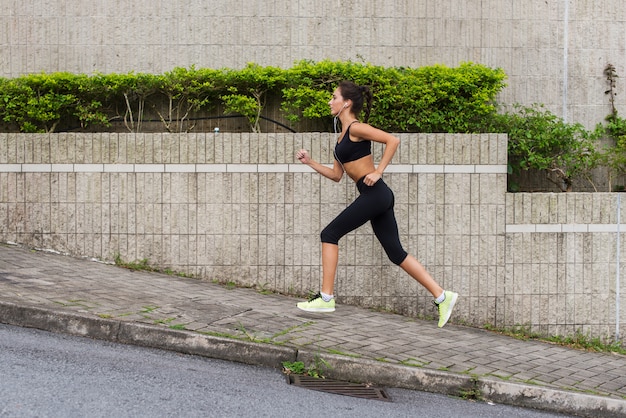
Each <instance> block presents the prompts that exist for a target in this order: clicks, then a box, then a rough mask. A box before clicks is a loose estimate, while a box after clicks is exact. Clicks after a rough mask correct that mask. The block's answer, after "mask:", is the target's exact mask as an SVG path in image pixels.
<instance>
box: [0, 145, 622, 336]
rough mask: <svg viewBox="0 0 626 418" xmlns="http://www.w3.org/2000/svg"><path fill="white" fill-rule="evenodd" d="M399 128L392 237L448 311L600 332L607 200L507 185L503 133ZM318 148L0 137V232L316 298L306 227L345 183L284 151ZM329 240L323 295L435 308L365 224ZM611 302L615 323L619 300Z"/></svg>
mask: <svg viewBox="0 0 626 418" xmlns="http://www.w3.org/2000/svg"><path fill="white" fill-rule="evenodd" d="M400 138H401V145H400V147H399V149H398V152H397V153H396V156H395V158H394V161H393V164H392V165H390V166H389V167H388V169H387V171H386V173H385V176H384V178H385V181H386V182H388V183H389V185H390V186H391V187H392V189H393V190H394V193H395V196H396V216H397V219H398V224H399V228H400V233H401V237H402V240H403V243H404V244H405V247H406V249H407V250H408V251H409V252H410V253H412V254H414V255H416V256H417V258H418V259H420V260H421V261H422V262H423V263H424V264H425V265H426V267H427V268H428V269H429V270H430V271H431V272H432V274H433V275H434V277H435V278H436V279H437V280H438V281H439V282H441V284H442V285H443V286H444V287H446V288H451V289H454V290H457V291H459V292H460V293H461V294H462V295H463V298H462V299H461V301H462V302H461V303H460V304H459V313H458V316H456V318H457V320H459V319H460V320H462V321H465V322H466V323H468V324H473V325H483V324H486V323H489V324H495V325H498V326H504V325H507V326H511V325H515V324H532V325H533V327H534V328H535V329H537V330H541V331H543V332H548V333H557V332H566V331H568V332H573V331H575V330H578V329H581V330H584V331H589V332H593V333H602V335H609V334H611V332H612V328H614V327H615V306H616V304H615V295H616V278H615V273H616V269H617V267H616V266H617V263H616V257H617V253H616V248H617V247H616V239H615V238H616V235H617V234H616V228H617V227H618V226H617V225H618V222H617V220H616V219H617V218H616V216H617V214H616V205H617V202H616V196H619V195H618V194H601V193H597V194H562V195H555V194H507V193H506V158H507V154H506V148H507V146H506V145H507V144H506V136H504V135H484V136H474V135H436V134H434V135H424V134H403V135H400ZM334 140H335V138H334V135H331V134H325V133H310V134H296V135H293V134H288V135H287V134H278V135H271V134H258V135H253V134H231V133H228V134H224V133H220V134H213V133H207V134H188V135H168V134H143V135H133V134H94V135H90V134H52V135H37V134H32V135H30V134H1V135H0V241H3V242H7V241H12V242H19V243H22V244H26V245H29V246H34V247H39V248H48V249H54V250H57V251H62V252H67V253H70V254H73V255H79V256H90V257H98V258H102V259H107V260H111V259H113V258H114V257H115V255H116V254H119V255H121V257H122V259H124V260H127V261H135V260H142V259H148V260H149V261H150V262H151V263H153V264H158V265H159V266H161V267H167V268H171V269H172V270H175V271H178V272H186V273H190V274H193V275H194V276H197V277H201V278H203V279H207V280H212V279H217V280H221V281H234V282H237V283H239V284H242V285H257V286H260V287H262V288H266V289H271V290H275V291H279V292H288V293H301V294H302V293H306V292H307V291H308V290H317V289H318V287H319V281H320V277H321V271H320V243H319V232H320V231H321V229H322V228H323V226H324V225H325V224H326V223H327V222H329V221H330V220H331V219H332V218H333V217H334V216H335V215H336V214H337V213H338V212H339V211H340V210H342V209H343V208H344V207H345V206H346V205H347V204H348V203H349V202H350V201H351V200H352V199H353V198H354V197H355V196H356V191H355V186H354V184H353V183H352V181H350V180H349V179H348V178H345V179H344V180H343V181H342V182H340V183H338V184H337V183H334V182H332V181H330V180H327V179H325V178H323V177H321V176H320V175H319V174H317V173H314V172H313V171H311V170H310V169H309V168H308V167H306V166H304V165H302V164H300V163H299V162H298V161H297V160H295V157H294V154H295V151H296V150H297V149H299V148H301V147H304V148H307V149H309V150H310V151H311V153H312V155H313V156H314V158H315V159H317V160H318V161H321V162H323V163H326V164H330V163H332V145H333V141H334ZM374 151H375V156H376V157H379V156H380V153H381V149H380V148H379V147H375V148H374ZM621 219H622V220H621V222H622V223H623V222H624V219H626V212H624V209H622V217H621ZM622 226H623V230H624V231H626V225H622ZM622 235H623V234H622ZM624 247H626V243H625V244H624V245H622V249H621V251H620V253H619V260H621V262H622V267H621V271H622V273H624V267H623V265H624V263H625V262H626V254H625V251H624ZM340 248H341V251H340V267H339V271H338V277H337V286H336V294H337V296H338V298H339V299H338V300H339V302H341V303H352V304H359V305H362V306H369V307H376V308H383V309H392V310H395V311H399V312H402V313H405V314H408V315H422V316H433V315H434V314H435V311H434V308H433V307H432V304H431V297H430V296H429V295H428V294H427V292H425V291H424V289H422V288H421V287H420V286H419V285H417V284H416V283H415V282H413V281H412V279H410V278H408V277H407V276H406V275H405V274H404V272H403V271H402V270H400V269H399V268H398V267H396V266H395V265H393V264H391V263H390V262H389V261H388V260H387V259H386V257H385V255H384V252H383V251H382V249H381V247H380V245H379V243H378V242H377V241H376V239H375V238H374V236H373V234H372V232H371V228H370V227H369V225H366V226H364V227H362V228H361V229H359V230H358V231H356V232H355V233H352V234H350V235H349V236H347V237H345V238H344V239H343V240H342V241H341V242H340ZM625 276H626V274H622V277H625ZM623 281H626V279H625V280H623ZM620 289H621V290H622V292H621V294H622V295H624V294H626V289H624V286H623V285H620ZM621 306H622V314H621V322H622V323H624V321H626V318H625V317H624V308H623V307H624V306H626V301H624V297H623V296H622V304H621Z"/></svg>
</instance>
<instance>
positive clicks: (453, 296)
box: [435, 290, 459, 328]
mask: <svg viewBox="0 0 626 418" xmlns="http://www.w3.org/2000/svg"><path fill="white" fill-rule="evenodd" d="M444 293H445V295H446V298H445V300H444V301H443V302H441V303H440V304H437V303H435V306H437V310H438V311H439V328H442V327H443V326H444V325H445V324H446V323H447V322H448V319H450V315H452V309H454V304H455V303H456V300H457V299H458V298H459V294H458V293H454V292H450V291H448V290H446V291H445V292H444Z"/></svg>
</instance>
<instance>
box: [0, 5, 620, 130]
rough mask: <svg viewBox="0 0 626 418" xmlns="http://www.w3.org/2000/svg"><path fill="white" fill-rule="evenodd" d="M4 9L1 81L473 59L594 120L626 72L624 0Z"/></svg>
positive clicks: (513, 96)
mask: <svg viewBox="0 0 626 418" xmlns="http://www.w3.org/2000/svg"><path fill="white" fill-rule="evenodd" d="M0 9H1V10H2V11H3V12H2V15H1V16H0V76H3V77H15V76H18V75H21V74H25V73H36V72H41V71H45V72H53V71H69V72H74V73H88V74H90V73H93V72H104V73H111V72H122V73H125V72H130V71H135V72H149V73H162V72H165V71H169V70H171V69H172V68H174V67H188V66H191V65H194V64H195V65H197V66H201V67H210V68H222V67H230V68H241V67H243V66H244V65H245V64H246V63H248V62H256V63H258V64H260V65H273V66H278V67H283V68H285V67H290V66H291V65H293V63H294V62H295V61H297V60H301V59H311V60H316V61H318V60H322V59H326V58H328V59H332V60H354V61H366V62H371V63H373V64H377V65H385V66H409V67H419V66H424V65H432V64H437V63H442V64H446V65H449V66H456V65H458V64H459V63H460V62H463V61H472V62H476V63H481V64H484V65H487V66H490V67H500V68H503V69H504V70H505V71H506V73H507V74H508V76H509V86H508V88H506V90H505V91H504V92H503V93H502V95H501V98H500V100H501V102H502V103H509V104H510V103H523V104H532V103H544V104H546V105H547V108H548V109H550V110H552V111H553V112H555V113H556V114H557V115H561V116H563V117H565V118H566V120H568V121H573V122H581V123H583V124H585V125H587V126H588V127H592V126H594V125H595V124H596V123H599V122H602V121H603V120H604V117H605V116H606V115H607V114H609V112H610V107H609V102H608V98H607V96H606V95H605V94H604V91H605V90H606V89H607V86H608V84H607V83H606V80H605V77H604V76H603V70H604V68H605V67H606V65H607V64H608V63H612V64H613V65H614V66H615V67H616V70H617V73H618V74H619V76H621V77H624V76H625V75H626V54H625V53H624V52H625V51H624V50H625V44H626V8H625V7H623V1H622V0H554V1H552V0H551V1H538V0H463V1H460V0H395V1H389V0H385V1H383V0H360V1H359V0H299V1H294V0H272V1H267V0H247V1H238V2H233V1H231V0H212V1H210V2H207V1H201V0H185V1H179V0H167V1H166V0H133V1H128V0H110V1H84V0H31V1H21V0H0ZM619 80H621V79H618V82H617V92H618V93H619V94H618V95H617V96H616V100H617V104H618V109H619V110H620V111H621V112H626V108H625V107H624V105H625V104H626V102H625V100H626V94H624V91H625V90H626V85H625V84H624V83H623V82H620V81H619Z"/></svg>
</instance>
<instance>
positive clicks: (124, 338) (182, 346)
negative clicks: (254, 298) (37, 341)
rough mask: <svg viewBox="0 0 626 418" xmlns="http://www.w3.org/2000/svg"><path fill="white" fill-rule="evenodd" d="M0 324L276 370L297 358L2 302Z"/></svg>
mask: <svg viewBox="0 0 626 418" xmlns="http://www.w3.org/2000/svg"><path fill="white" fill-rule="evenodd" d="M0 323H4V324H9V325H17V326H21V327H26V328H36V329H41V330H45V331H50V332H57V333H64V334H70V335H75V336H79V337H89V338H94V339H98V340H106V341H111V342H117V343H121V344H129V345H139V346H143V347H151V348H159V349H163V350H169V351H176V352H179V353H185V354H193V355H198V356H203V357H211V358H216V359H221V360H229V361H236V362H239V363H245V364H252V365H259V366H267V367H273V368H280V367H282V362H283V361H295V359H296V355H297V350H296V349H294V348H289V347H284V346H278V345H271V344H262V343H256V342H253V341H241V340H236V339H233V338H227V337H218V336H211V335H203V334H199V333H197V332H192V331H185V330H173V329H168V328H164V327H162V326H156V325H149V324H140V323H134V322H125V321H118V320H114V319H108V318H100V317H95V316H92V315H91V314H80V313H74V312H67V311H64V310H61V309H54V308H40V307H34V306H22V305H17V304H14V303H9V302H2V301H0Z"/></svg>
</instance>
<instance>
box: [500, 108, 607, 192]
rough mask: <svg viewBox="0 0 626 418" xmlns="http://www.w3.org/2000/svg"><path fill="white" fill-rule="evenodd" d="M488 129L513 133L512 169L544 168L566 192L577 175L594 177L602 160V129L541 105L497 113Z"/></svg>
mask: <svg viewBox="0 0 626 418" xmlns="http://www.w3.org/2000/svg"><path fill="white" fill-rule="evenodd" d="M488 129H489V130H490V131H491V132H506V133H507V134H508V135H509V142H508V156H509V172H510V173H511V172H519V171H522V170H529V169H536V170H542V171H544V172H545V173H546V174H547V178H548V179H549V180H550V181H552V182H553V183H554V184H556V185H557V186H558V187H559V188H560V190H561V191H564V192H565V191H571V190H572V180H573V179H574V178H576V177H578V176H583V177H586V178H588V179H590V172H591V170H592V169H593V168H595V167H596V166H597V165H598V162H599V154H598V152H597V150H596V148H595V143H596V141H597V139H598V138H599V135H598V132H589V131H587V130H586V129H585V128H584V127H583V126H582V125H581V124H577V123H566V122H564V121H563V119H561V118H559V117H557V116H555V115H554V114H552V113H551V112H550V111H548V110H545V109H543V108H542V106H540V105H534V106H528V107H523V106H520V105H516V106H514V110H513V111H512V112H505V113H501V114H495V115H493V118H492V119H491V120H490V125H489V127H488ZM510 186H511V185H510ZM513 186H514V185H513ZM513 191H515V190H513Z"/></svg>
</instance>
